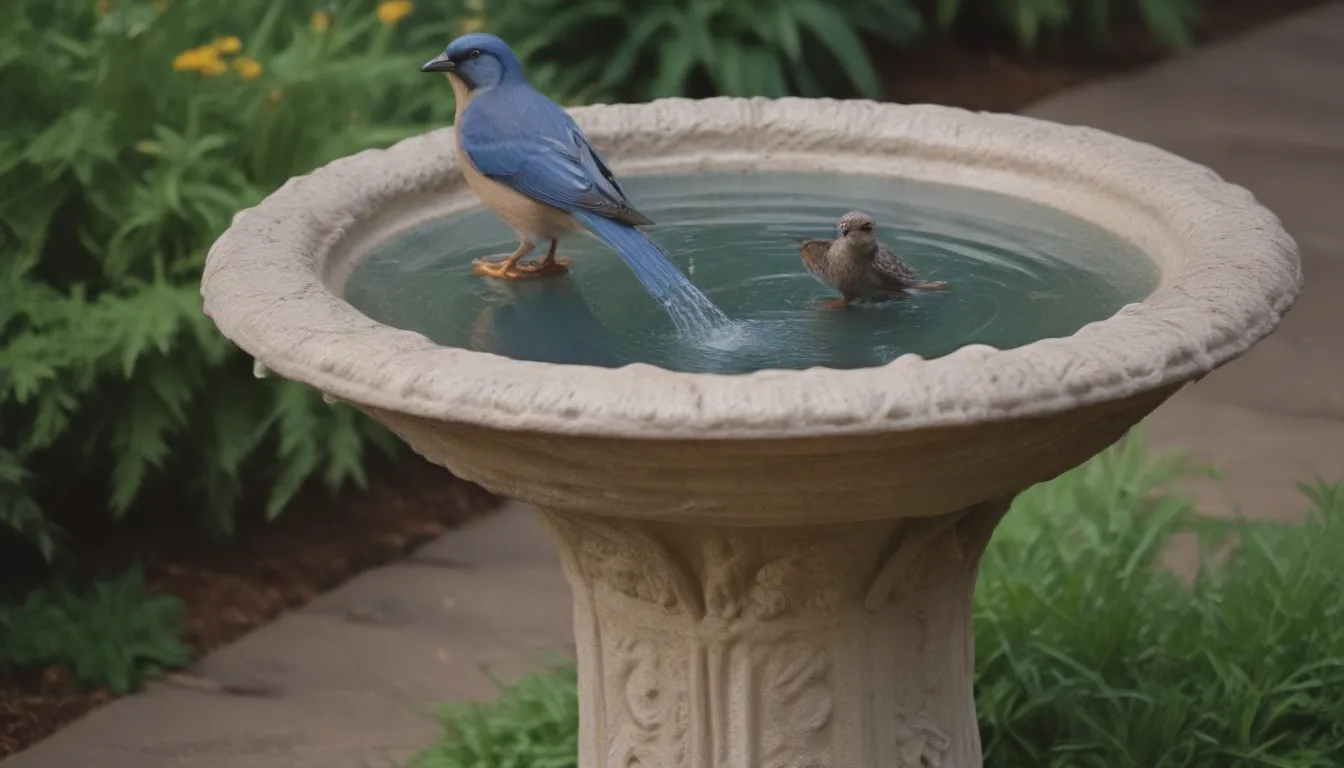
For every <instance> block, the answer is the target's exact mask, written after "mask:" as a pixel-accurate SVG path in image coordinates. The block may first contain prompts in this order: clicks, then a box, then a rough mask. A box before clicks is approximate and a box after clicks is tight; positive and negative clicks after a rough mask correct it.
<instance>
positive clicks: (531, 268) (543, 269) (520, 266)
mask: <svg viewBox="0 0 1344 768" xmlns="http://www.w3.org/2000/svg"><path fill="white" fill-rule="evenodd" d="M573 265H574V262H573V260H571V259H550V260H547V259H542V260H541V261H519V262H514V263H513V264H509V263H508V262H507V261H486V260H485V259H477V260H476V262H475V263H473V264H472V269H471V271H472V272H474V273H476V274H478V275H484V276H486V277H493V278H496V279H499V280H523V279H526V278H529V277H544V276H546V275H559V274H564V273H565V272H568V271H569V268H570V267H571V266H573Z"/></svg>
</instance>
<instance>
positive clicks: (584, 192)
mask: <svg viewBox="0 0 1344 768" xmlns="http://www.w3.org/2000/svg"><path fill="white" fill-rule="evenodd" d="M458 130H459V133H460V135H461V138H462V149H463V151H464V152H465V153H466V155H467V158H468V159H469V160H470V161H471V163H472V165H474V166H476V168H477V169H478V170H479V171H480V172H481V173H483V174H485V175H486V176H488V177H489V178H491V179H494V180H495V181H498V182H500V183H502V184H504V185H505V186H508V187H510V188H512V189H514V190H515V191H517V192H520V193H522V194H524V195H526V196H528V197H530V198H532V199H534V200H538V201H540V202H543V203H546V204H548V205H551V206H554V207H556V208H559V209H561V210H563V211H567V212H570V213H574V212H577V211H588V212H591V213H596V214H598V215H600V216H603V217H606V218H609V219H614V220H616V221H620V222H624V223H626V224H630V225H635V226H638V225H643V224H652V223H653V222H652V221H651V220H650V219H649V218H648V217H646V216H644V215H643V214H641V213H640V212H639V211H637V210H635V208H634V206H633V205H631V204H630V201H629V200H628V199H627V198H626V196H625V190H623V189H621V185H620V182H618V181H617V180H616V177H615V175H613V174H612V172H611V169H610V168H609V167H607V164H606V162H605V161H604V160H603V159H602V156H601V155H600V154H598V152H597V150H596V149H594V148H593V146H592V145H591V144H589V143H588V140H587V138H585V137H584V135H583V132H582V131H580V130H579V126H578V124H576V123H575V122H574V120H573V118H571V117H570V116H569V114H568V113H566V112H565V111H564V110H563V109H561V108H560V106H559V105H558V104H556V103H555V102H553V101H551V100H550V99H548V98H546V97H545V96H543V95H541V94H540V93H538V92H537V91H535V90H533V89H532V88H530V87H511V88H500V89H497V90H494V91H490V92H487V93H483V94H481V95H480V96H479V97H477V98H476V99H475V100H473V101H472V103H471V104H470V105H469V106H468V107H467V109H466V111H465V112H464V113H463V115H462V124H461V126H459V128H458Z"/></svg>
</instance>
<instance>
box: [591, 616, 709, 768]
mask: <svg viewBox="0 0 1344 768" xmlns="http://www.w3.org/2000/svg"><path fill="white" fill-rule="evenodd" d="M664 650H665V649H664V648H662V647H660V644H659V643H657V642H655V641H652V640H649V639H642V638H636V637H633V636H630V635H624V636H622V637H620V638H618V639H617V640H616V641H615V642H614V643H612V645H611V646H610V647H609V649H608V651H607V656H608V659H609V660H610V663H611V664H612V665H613V666H612V667H611V669H612V673H611V677H610V679H609V682H610V683H612V684H613V686H612V690H610V691H609V694H614V695H608V697H607V698H608V700H609V704H608V706H611V705H612V704H616V705H617V706H619V708H620V709H619V712H618V713H610V712H609V713H608V724H607V727H608V729H609V733H610V734H611V735H610V737H609V749H610V752H609V754H608V758H607V763H606V766H607V768H680V767H681V766H685V765H686V749H687V745H688V742H689V738H688V731H689V729H690V702H689V701H688V698H687V690H686V687H685V686H684V684H682V685H675V684H676V683H677V682H683V683H684V676H682V675H680V674H679V672H680V671H681V670H680V669H679V668H678V667H679V664H678V662H679V661H682V660H684V658H685V657H684V655H683V654H671V655H667V654H665V653H664ZM669 683H672V684H674V686H669ZM612 699H614V700H615V701H610V700H612ZM612 714H616V716H615V717H612Z"/></svg>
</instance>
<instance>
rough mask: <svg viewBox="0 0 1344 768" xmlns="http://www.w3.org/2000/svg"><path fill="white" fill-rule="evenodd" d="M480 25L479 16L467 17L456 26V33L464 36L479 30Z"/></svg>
mask: <svg viewBox="0 0 1344 768" xmlns="http://www.w3.org/2000/svg"><path fill="white" fill-rule="evenodd" d="M482 23H483V22H482V20H481V17H480V16H469V17H467V18H465V19H463V20H462V23H461V24H459V25H458V32H460V33H461V34H464V35H465V34H467V33H468V32H475V31H476V30H478V29H480V28H481V25H482Z"/></svg>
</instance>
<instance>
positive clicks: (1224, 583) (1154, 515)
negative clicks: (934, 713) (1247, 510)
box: [414, 438, 1344, 768]
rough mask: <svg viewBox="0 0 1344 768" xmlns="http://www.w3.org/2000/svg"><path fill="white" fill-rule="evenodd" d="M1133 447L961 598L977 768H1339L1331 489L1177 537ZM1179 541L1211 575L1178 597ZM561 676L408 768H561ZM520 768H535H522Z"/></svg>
mask: <svg viewBox="0 0 1344 768" xmlns="http://www.w3.org/2000/svg"><path fill="white" fill-rule="evenodd" d="M1190 471H1191V469H1190V468H1189V467H1188V466H1185V465H1183V464H1182V463H1180V462H1175V461H1150V460H1148V459H1146V458H1145V456H1144V453H1143V444H1142V440H1141V439H1137V438H1131V439H1130V440H1129V441H1128V442H1127V443H1126V444H1125V445H1122V446H1118V447H1116V448H1113V449H1111V450H1110V451H1108V452H1106V453H1105V454H1103V455H1102V456H1100V457H1099V458H1097V459H1096V460H1094V461H1092V462H1091V463H1089V464H1087V465H1085V466H1083V467H1081V468H1079V469H1077V470H1075V471H1073V472H1071V473H1068V474H1066V475H1064V476H1063V477H1061V478H1059V479H1058V480H1055V481H1054V482H1051V483H1047V484H1045V485H1041V486H1038V487H1036V488H1033V489H1031V490H1030V491H1028V492H1027V493H1025V494H1023V495H1022V496H1021V497H1020V498H1019V499H1018V502H1017V504H1016V505H1015V506H1014V508H1013V511H1012V512H1011V513H1010V514H1009V515H1008V517H1007V518H1006V519H1005V521H1004V523H1003V525H1002V526H1001V527H1000V529H999V530H998V531H997V532H996V534H995V536H994V540H993V542H992V543H991V544H990V547H989V550H988V552H986V555H985V558H984V560H983V563H982V566H981V577H980V584H979V587H978V589H977V591H976V655H977V660H976V665H977V666H976V699H977V704H978V707H979V716H980V727H981V735H982V737H983V741H984V745H985V765H986V766H987V768H1039V767H1042V766H1044V767H1046V768H1252V766H1256V767H1264V768H1268V767H1269V766H1273V767H1274V768H1332V767H1335V766H1339V765H1344V568H1341V567H1340V565H1339V553H1340V552H1341V551H1344V482H1341V483H1336V484H1334V485H1327V484H1324V483H1316V484H1311V485H1305V486H1303V487H1302V490H1303V492H1304V494H1305V495H1306V497H1307V500H1308V501H1309V502H1310V505H1311V514H1310V516H1309V518H1308V519H1307V521H1306V522H1305V523H1304V524H1303V525H1300V526H1299V525H1275V524H1268V523H1251V522H1245V521H1233V522H1230V523H1218V522H1211V521H1206V520H1201V519H1197V518H1195V517H1194V515H1193V509H1192V506H1191V504H1190V503H1189V502H1188V501H1187V500H1186V499H1184V498H1182V497H1181V496H1179V495H1177V494H1175V493H1174V492H1172V491H1171V490H1170V489H1169V484H1170V483H1171V481H1173V480H1176V479H1178V478H1181V477H1184V476H1186V475H1188V474H1189V472H1190ZM1179 531H1193V532H1196V533H1197V534H1198V535H1199V536H1200V539H1201V541H1202V542H1203V545H1204V547H1203V549H1204V550H1205V551H1206V552H1207V551H1208V550H1210V549H1212V548H1213V547H1215V546H1217V545H1219V544H1220V543H1224V542H1229V541H1233V542H1236V543H1237V546H1236V549H1235V550H1234V553H1233V554H1232V555H1231V557H1230V559H1229V560H1228V561H1227V562H1226V564H1225V565H1222V566H1219V567H1216V568H1215V567H1206V568H1203V569H1202V570H1201V571H1200V573H1199V575H1198V578H1197V579H1196V581H1195V583H1194V584H1193V585H1187V584H1182V583H1181V582H1180V581H1179V580H1178V579H1177V578H1176V577H1175V576H1174V575H1172V574H1171V573H1170V572H1168V571H1166V570H1165V569H1163V568H1162V567H1161V566H1160V564H1159V556H1160V554H1161V553H1162V552H1163V551H1164V550H1165V548H1166V546H1167V544H1168V543H1169V542H1170V541H1171V538H1172V536H1173V535H1175V534H1176V533H1177V532H1179ZM577 697H578V693H577V690H576V684H575V676H574V672H573V669H572V667H570V668H566V669H561V670H559V671H556V672H552V673H548V674H546V675H541V676H537V677H534V678H529V679H527V680H525V681H523V682H522V683H520V684H519V685H518V686H516V687H510V688H506V689H505V690H504V693H503V696H502V697H501V698H500V699H499V700H498V701H496V702H492V703H487V704H478V705H455V706H452V707H449V708H448V709H446V710H445V711H444V714H443V716H442V719H443V724H444V731H443V737H442V739H441V741H440V742H439V743H438V744H436V745H434V746H433V747H432V748H430V749H429V750H427V751H426V752H425V753H423V754H422V755H421V756H420V758H419V760H418V762H416V763H415V764H414V765H415V766H416V768H447V767H448V766H459V765H471V766H476V767H477V768H505V767H506V766H524V765H527V766H531V765H538V766H540V765H545V766H548V767H549V768H576V765H577V754H576V734H577V729H578V717H577V714H576V712H577V709H576V708H577V703H578V698H577ZM534 761H535V762H534Z"/></svg>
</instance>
